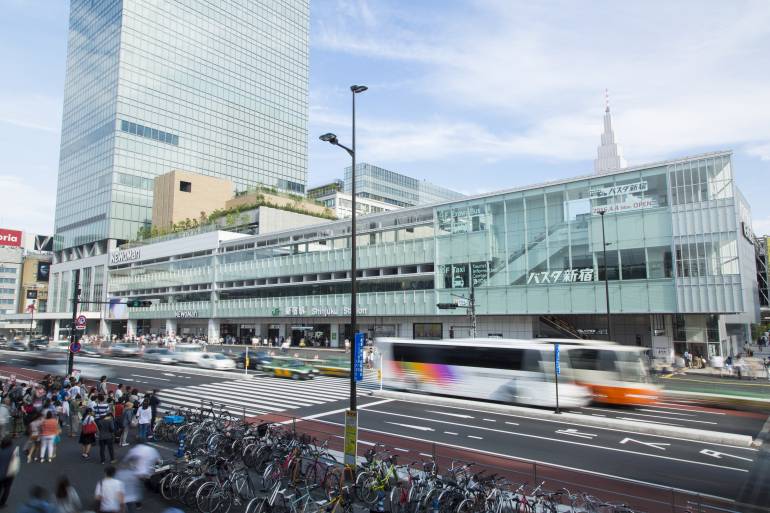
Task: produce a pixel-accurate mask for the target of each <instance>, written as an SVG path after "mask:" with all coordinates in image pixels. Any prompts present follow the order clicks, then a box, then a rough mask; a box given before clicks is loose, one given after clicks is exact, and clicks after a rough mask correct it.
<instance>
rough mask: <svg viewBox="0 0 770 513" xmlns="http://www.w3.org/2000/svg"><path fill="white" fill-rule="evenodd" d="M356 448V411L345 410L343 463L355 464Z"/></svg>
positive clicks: (353, 465) (352, 465)
mask: <svg viewBox="0 0 770 513" xmlns="http://www.w3.org/2000/svg"><path fill="white" fill-rule="evenodd" d="M357 449H358V412H357V411H350V410H346V411H345V444H344V452H345V460H344V463H345V465H350V466H351V467H354V468H355V466H356V455H357V452H358V451H357Z"/></svg>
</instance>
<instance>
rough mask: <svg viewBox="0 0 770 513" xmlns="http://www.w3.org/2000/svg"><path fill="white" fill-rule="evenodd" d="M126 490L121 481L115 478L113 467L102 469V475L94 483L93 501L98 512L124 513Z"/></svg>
mask: <svg viewBox="0 0 770 513" xmlns="http://www.w3.org/2000/svg"><path fill="white" fill-rule="evenodd" d="M125 497H126V490H125V487H124V486H123V483H121V482H120V481H118V480H117V479H115V467H113V466H112V465H110V466H109V467H107V468H105V469H104V477H103V478H102V479H101V480H100V481H99V482H98V483H96V489H95V490H94V502H95V503H96V504H98V506H99V508H98V509H99V513H124V512H125V511H126V500H125Z"/></svg>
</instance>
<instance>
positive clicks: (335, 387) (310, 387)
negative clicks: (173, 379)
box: [158, 372, 378, 416]
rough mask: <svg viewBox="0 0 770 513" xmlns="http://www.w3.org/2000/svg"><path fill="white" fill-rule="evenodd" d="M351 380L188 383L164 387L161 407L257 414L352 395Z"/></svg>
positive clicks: (370, 379)
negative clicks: (222, 408)
mask: <svg viewBox="0 0 770 513" xmlns="http://www.w3.org/2000/svg"><path fill="white" fill-rule="evenodd" d="M349 384H350V382H349V381H348V380H347V379H345V378H338V377H330V376H318V377H316V378H315V379H312V380H307V381H292V380H287V379H285V378H275V377H272V376H253V377H250V378H245V377H244V378H239V379H229V380H224V381H220V382H215V383H204V384H199V385H187V386H180V387H174V388H166V389H164V390H162V391H161V392H160V393H159V395H158V397H159V398H160V400H161V409H164V408H167V409H171V408H174V407H181V406H188V407H193V408H198V407H200V406H201V401H203V403H205V404H208V403H209V401H211V402H213V403H214V404H215V405H217V406H219V405H224V406H225V408H226V409H227V410H228V411H229V412H230V413H231V414H233V415H242V414H245V415H246V416H256V415H263V414H265V413H277V412H282V411H287V410H293V409H296V408H302V407H307V406H314V405H319V404H325V403H328V402H332V401H337V400H340V399H347V398H348V397H349V393H350V389H349V386H350V385H349ZM359 386H360V388H361V391H362V393H367V391H368V390H370V389H372V388H374V387H377V386H378V384H377V376H376V372H366V374H365V376H364V380H363V381H362V382H360V383H359Z"/></svg>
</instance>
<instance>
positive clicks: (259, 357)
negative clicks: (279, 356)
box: [233, 351, 272, 370]
mask: <svg viewBox="0 0 770 513" xmlns="http://www.w3.org/2000/svg"><path fill="white" fill-rule="evenodd" d="M233 359H234V360H235V366H236V367H237V368H239V369H242V368H243V365H244V362H245V361H246V351H244V352H242V353H241V354H239V355H238V356H236V357H234V358H233ZM271 361H272V357H271V356H270V355H269V354H268V353H267V352H266V351H254V352H252V351H249V369H257V370H258V369H260V368H261V367H262V366H263V365H266V364H268V363H270V362H271Z"/></svg>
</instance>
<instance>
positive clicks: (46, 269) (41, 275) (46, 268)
mask: <svg viewBox="0 0 770 513" xmlns="http://www.w3.org/2000/svg"><path fill="white" fill-rule="evenodd" d="M50 276H51V263H50V262H38V263H37V281H48V278H49V277H50Z"/></svg>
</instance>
